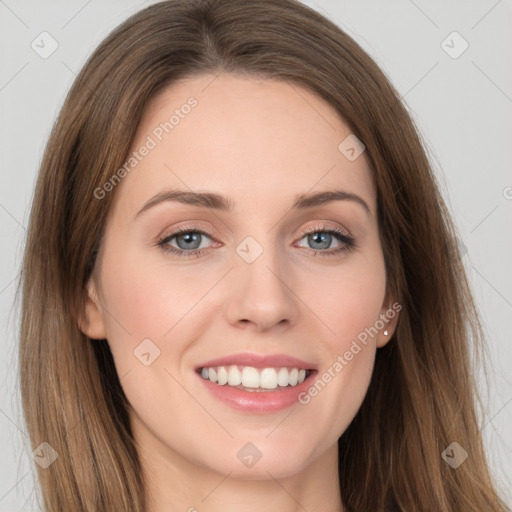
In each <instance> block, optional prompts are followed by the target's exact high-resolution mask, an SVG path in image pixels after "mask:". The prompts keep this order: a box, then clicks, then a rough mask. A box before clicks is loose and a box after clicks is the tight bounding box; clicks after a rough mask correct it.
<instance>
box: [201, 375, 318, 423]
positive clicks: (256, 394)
mask: <svg viewBox="0 0 512 512" xmlns="http://www.w3.org/2000/svg"><path fill="white" fill-rule="evenodd" d="M316 373H317V372H316V371H315V370H312V371H311V374H310V375H309V377H308V378H307V379H306V380H304V382H302V383H300V384H298V385H297V386H293V387H292V386H287V387H286V388H284V389H282V390H280V391H275V390H274V391H273V390H269V391H244V390H243V389H237V388H234V387H231V386H228V385H227V384H225V385H223V386H221V385H220V384H215V383H214V382H211V381H210V380H208V379H205V378H203V377H201V375H199V374H197V375H198V377H199V379H201V381H202V382H203V384H204V385H205V386H206V389H207V390H208V391H209V392H210V393H211V394H212V395H213V396H214V397H215V398H217V399H218V400H220V401H221V402H224V403H225V404H227V405H229V406H230V407H232V408H233V409H238V410H240V411H245V412H251V413H260V414H266V413H272V412H277V411H281V410H283V409H286V408H287V407H291V406H292V405H294V404H297V403H299V399H298V395H299V394H300V393H302V392H304V391H306V389H308V387H309V386H310V385H311V382H312V381H311V378H312V377H313V376H314V375H315V374H316Z"/></svg>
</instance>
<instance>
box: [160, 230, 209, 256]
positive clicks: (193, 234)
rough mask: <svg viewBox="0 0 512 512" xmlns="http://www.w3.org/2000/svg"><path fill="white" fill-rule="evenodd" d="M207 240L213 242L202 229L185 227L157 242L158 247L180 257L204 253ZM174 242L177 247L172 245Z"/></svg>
mask: <svg viewBox="0 0 512 512" xmlns="http://www.w3.org/2000/svg"><path fill="white" fill-rule="evenodd" d="M205 238H209V239H210V240H212V237H211V236H210V235H209V234H208V233H206V232H205V231H203V230H202V229H199V228H197V227H191V226H185V227H183V228H180V229H179V230H177V231H175V232H173V233H170V234H169V235H166V236H165V237H164V238H163V239H162V240H159V241H158V242H157V245H158V246H159V247H161V248H162V249H163V250H164V251H166V252H170V253H173V254H176V255H178V256H183V257H190V256H197V255H199V254H201V253H202V252H204V249H205V246H204V245H203V242H204V240H205ZM173 241H174V243H175V244H176V245H172V244H171V242H173Z"/></svg>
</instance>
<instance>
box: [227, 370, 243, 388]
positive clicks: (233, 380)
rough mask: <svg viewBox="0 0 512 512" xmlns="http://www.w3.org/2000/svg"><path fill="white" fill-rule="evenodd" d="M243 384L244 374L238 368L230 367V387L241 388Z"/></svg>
mask: <svg viewBox="0 0 512 512" xmlns="http://www.w3.org/2000/svg"><path fill="white" fill-rule="evenodd" d="M240 384H242V374H241V373H240V371H239V370H238V368H237V367H236V366H234V365H233V366H230V367H229V372H228V385H229V386H239V385H240Z"/></svg>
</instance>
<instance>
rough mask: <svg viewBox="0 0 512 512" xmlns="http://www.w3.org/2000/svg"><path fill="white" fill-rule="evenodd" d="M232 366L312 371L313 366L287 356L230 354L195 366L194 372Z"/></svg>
mask: <svg viewBox="0 0 512 512" xmlns="http://www.w3.org/2000/svg"><path fill="white" fill-rule="evenodd" d="M232 364H236V365H240V366H252V367H254V368H269V367H273V368H276V367H277V368H284V367H289V368H298V369H299V370H301V369H304V370H314V369H316V368H315V365H314V364H313V363H307V362H306V361H303V360H302V359H297V358H296V357H293V356H289V355H286V354H273V355H259V354H249V353H246V354H232V355H230V356H226V357H219V358H217V359H212V360H211V361H207V362H205V363H202V364H200V365H198V366H196V370H198V369H199V368H204V367H215V366H229V365H232Z"/></svg>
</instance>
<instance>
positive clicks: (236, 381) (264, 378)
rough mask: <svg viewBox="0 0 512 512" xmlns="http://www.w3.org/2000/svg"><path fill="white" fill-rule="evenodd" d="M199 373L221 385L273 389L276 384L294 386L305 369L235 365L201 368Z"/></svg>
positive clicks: (301, 378) (303, 375)
mask: <svg viewBox="0 0 512 512" xmlns="http://www.w3.org/2000/svg"><path fill="white" fill-rule="evenodd" d="M201 375H202V376H203V377H204V378H205V379H209V380H210V381H211V382H216V383H217V384H220V385H221V386H223V385H224V384H227V385H228V386H240V385H242V386H244V387H246V388H264V389H274V388H277V386H296V385H297V384H300V383H301V382H304V379H305V378H306V370H304V369H301V370H299V369H298V368H290V369H288V368H263V369H259V368H254V367H252V366H243V367H242V370H240V369H239V368H238V366H236V365H231V366H229V367H225V366H217V367H210V368H206V367H205V368H202V369H201Z"/></svg>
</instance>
